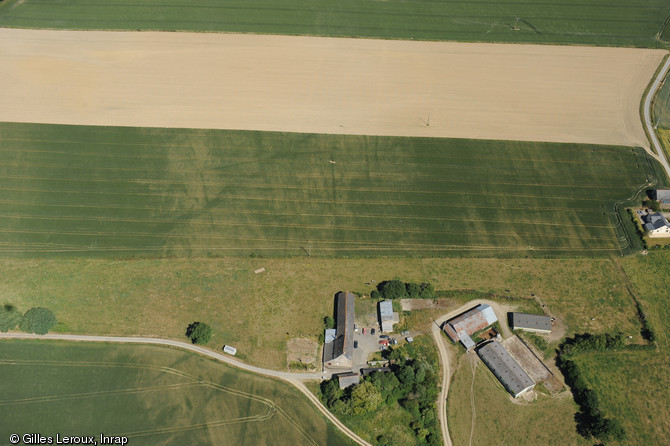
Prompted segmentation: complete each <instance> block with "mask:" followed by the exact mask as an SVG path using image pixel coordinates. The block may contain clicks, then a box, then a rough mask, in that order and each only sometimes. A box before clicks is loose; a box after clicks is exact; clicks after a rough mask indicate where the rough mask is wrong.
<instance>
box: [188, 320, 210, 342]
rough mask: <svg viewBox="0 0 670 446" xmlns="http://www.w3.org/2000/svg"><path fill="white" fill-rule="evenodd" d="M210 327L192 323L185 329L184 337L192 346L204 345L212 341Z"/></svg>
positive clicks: (200, 323)
mask: <svg viewBox="0 0 670 446" xmlns="http://www.w3.org/2000/svg"><path fill="white" fill-rule="evenodd" d="M212 333H213V331H212V327H210V326H209V325H207V324H204V323H202V322H193V323H192V324H191V325H189V326H188V328H187V329H186V336H187V337H188V338H189V339H190V340H191V342H192V343H193V344H199V345H204V344H207V343H208V342H209V341H210V340H211V339H212Z"/></svg>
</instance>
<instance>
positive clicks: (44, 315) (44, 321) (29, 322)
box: [19, 307, 58, 335]
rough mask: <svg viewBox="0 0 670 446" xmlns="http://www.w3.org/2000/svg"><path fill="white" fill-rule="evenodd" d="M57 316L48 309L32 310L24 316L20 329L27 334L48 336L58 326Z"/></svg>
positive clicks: (38, 308)
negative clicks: (52, 328)
mask: <svg viewBox="0 0 670 446" xmlns="http://www.w3.org/2000/svg"><path fill="white" fill-rule="evenodd" d="M56 322H58V321H57V320H56V316H54V314H53V313H52V312H51V310H49V309H48V308H43V307H37V308H31V309H30V310H28V311H26V314H24V315H23V319H22V320H21V323H20V324H19V328H20V329H21V330H22V331H25V332H26V333H35V334H39V335H43V334H47V333H48V332H49V330H50V329H51V327H53V326H54V325H56Z"/></svg>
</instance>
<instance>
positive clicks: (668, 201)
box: [651, 189, 670, 207]
mask: <svg viewBox="0 0 670 446" xmlns="http://www.w3.org/2000/svg"><path fill="white" fill-rule="evenodd" d="M651 198H652V200H656V201H658V202H659V203H661V206H662V207H670V189H656V190H654V191H652V193H651ZM664 205H665V206H664Z"/></svg>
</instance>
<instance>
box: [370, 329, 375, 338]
mask: <svg viewBox="0 0 670 446" xmlns="http://www.w3.org/2000/svg"><path fill="white" fill-rule="evenodd" d="M370 334H371V335H373V336H374V335H375V329H374V328H373V329H372V330H370Z"/></svg>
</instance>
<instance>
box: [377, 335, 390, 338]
mask: <svg viewBox="0 0 670 446" xmlns="http://www.w3.org/2000/svg"><path fill="white" fill-rule="evenodd" d="M388 338H389V335H379V339H388Z"/></svg>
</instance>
